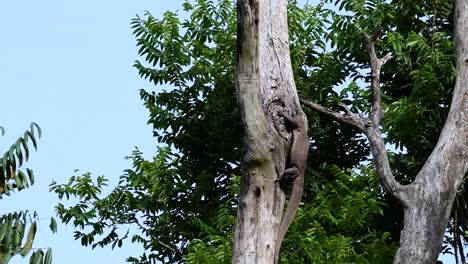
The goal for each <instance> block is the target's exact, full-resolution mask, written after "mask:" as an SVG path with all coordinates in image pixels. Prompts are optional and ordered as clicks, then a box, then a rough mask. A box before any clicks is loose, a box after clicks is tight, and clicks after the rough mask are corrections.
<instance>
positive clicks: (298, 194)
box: [275, 182, 304, 264]
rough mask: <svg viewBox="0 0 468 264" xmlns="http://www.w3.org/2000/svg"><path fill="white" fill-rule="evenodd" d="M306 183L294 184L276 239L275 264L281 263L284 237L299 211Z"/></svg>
mask: <svg viewBox="0 0 468 264" xmlns="http://www.w3.org/2000/svg"><path fill="white" fill-rule="evenodd" d="M303 185H304V183H303V182H302V183H297V184H293V187H292V190H291V196H290V197H289V201H288V207H287V209H286V213H285V214H284V216H283V219H282V220H281V224H280V227H279V231H278V235H277V237H276V245H275V264H276V263H278V261H279V253H280V248H281V243H282V242H283V239H284V236H285V235H286V232H287V231H288V228H289V226H290V225H291V223H292V220H293V219H294V216H295V215H296V212H297V209H298V208H299V204H300V202H301V199H302V190H303Z"/></svg>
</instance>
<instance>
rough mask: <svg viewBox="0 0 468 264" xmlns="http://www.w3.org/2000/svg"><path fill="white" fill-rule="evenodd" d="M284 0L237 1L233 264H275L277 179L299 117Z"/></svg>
mask: <svg viewBox="0 0 468 264" xmlns="http://www.w3.org/2000/svg"><path fill="white" fill-rule="evenodd" d="M286 4H287V1H286V0H268V1H266V0H238V1H237V12H238V16H237V19H238V32H237V67H236V89H237V96H238V103H239V107H240V112H241V119H242V122H243V126H244V138H243V143H244V144H243V145H244V147H243V158H242V175H241V186H240V195H239V207H238V210H237V224H236V231H235V237H234V246H233V259H232V262H233V263H246V264H247V263H248V264H250V263H274V262H275V260H274V258H275V254H276V252H275V247H276V242H277V233H278V230H279V226H280V221H281V219H282V212H283V206H284V202H285V195H284V192H283V190H281V188H280V184H279V182H278V180H279V179H280V176H282V175H283V173H284V171H285V169H287V164H286V163H287V159H288V157H289V150H290V145H291V140H292V133H291V131H289V130H287V128H286V123H285V118H283V115H282V114H285V115H288V116H295V117H301V120H302V121H303V122H305V123H306V122H307V121H306V119H305V115H304V113H303V112H302V110H301V108H300V103H299V99H298V96H297V92H296V87H295V84H294V79H293V74H292V67H291V62H290V55H289V43H288V28H287V10H286V8H287V5H286Z"/></svg>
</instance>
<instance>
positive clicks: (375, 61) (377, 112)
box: [364, 34, 392, 126]
mask: <svg viewBox="0 0 468 264" xmlns="http://www.w3.org/2000/svg"><path fill="white" fill-rule="evenodd" d="M374 39H375V36H374V35H373V36H369V35H367V34H364V43H365V45H366V48H367V52H368V53H369V58H370V63H371V92H372V107H371V112H370V114H369V118H370V120H372V122H373V123H374V125H376V126H378V125H379V124H380V121H381V120H382V117H383V111H382V97H381V91H380V70H381V68H382V66H383V65H384V64H385V63H387V61H389V60H390V59H391V58H392V53H391V52H389V53H387V54H386V55H385V56H384V57H383V58H381V59H379V58H378V57H377V54H376V53H375V47H374Z"/></svg>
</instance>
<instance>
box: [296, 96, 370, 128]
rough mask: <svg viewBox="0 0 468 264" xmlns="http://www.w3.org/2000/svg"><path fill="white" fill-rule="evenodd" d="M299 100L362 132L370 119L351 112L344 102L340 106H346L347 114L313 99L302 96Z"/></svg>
mask: <svg viewBox="0 0 468 264" xmlns="http://www.w3.org/2000/svg"><path fill="white" fill-rule="evenodd" d="M299 100H300V101H301V103H302V104H303V105H305V106H307V107H309V108H310V109H312V110H314V111H317V112H319V113H322V114H324V115H326V116H328V117H330V118H332V119H333V120H335V121H338V122H341V123H346V124H348V125H351V126H353V127H355V128H356V129H358V130H359V131H361V132H364V130H365V129H366V126H368V121H369V120H367V119H365V118H362V117H360V116H358V115H356V114H355V113H353V112H351V110H349V109H348V108H347V107H346V105H344V104H342V105H340V106H341V107H343V106H344V111H345V114H341V113H338V112H335V111H333V110H332V109H330V108H328V107H324V106H321V105H319V104H316V103H313V102H311V101H308V100H305V99H302V98H301V99H299Z"/></svg>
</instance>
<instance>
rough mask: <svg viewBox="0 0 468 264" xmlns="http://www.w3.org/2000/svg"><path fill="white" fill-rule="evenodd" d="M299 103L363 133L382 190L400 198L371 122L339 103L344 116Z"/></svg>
mask: <svg viewBox="0 0 468 264" xmlns="http://www.w3.org/2000/svg"><path fill="white" fill-rule="evenodd" d="M299 100H300V101H301V103H302V104H303V105H305V106H307V107H309V108H310V109H312V110H314V111H317V112H319V113H322V114H324V115H326V116H328V117H330V118H332V119H333V120H335V121H338V122H341V123H345V124H349V125H351V126H353V127H355V128H357V129H358V130H359V131H361V132H363V133H364V134H365V135H366V136H367V138H368V140H369V143H370V147H371V152H372V156H373V160H374V165H375V168H376V170H377V174H378V175H379V177H380V180H381V181H382V185H383V187H384V189H385V190H386V191H387V192H389V193H391V194H393V195H394V196H395V197H398V198H401V195H400V189H401V187H402V186H401V185H400V183H398V182H397V181H396V180H395V177H394V176H393V173H392V171H391V169H390V163H389V161H388V157H387V151H386V149H385V142H384V140H383V138H382V134H381V133H380V131H379V128H378V126H375V125H374V123H372V121H371V120H369V119H368V118H364V117H361V116H358V115H357V114H355V113H353V112H352V111H351V110H350V109H349V108H348V107H347V106H346V105H345V104H343V103H339V104H338V105H339V106H340V107H342V108H343V111H344V112H345V113H344V114H342V113H338V112H336V111H333V110H331V109H330V108H328V107H324V106H321V105H319V104H316V103H313V102H311V101H308V100H305V99H302V98H301V99H299Z"/></svg>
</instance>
